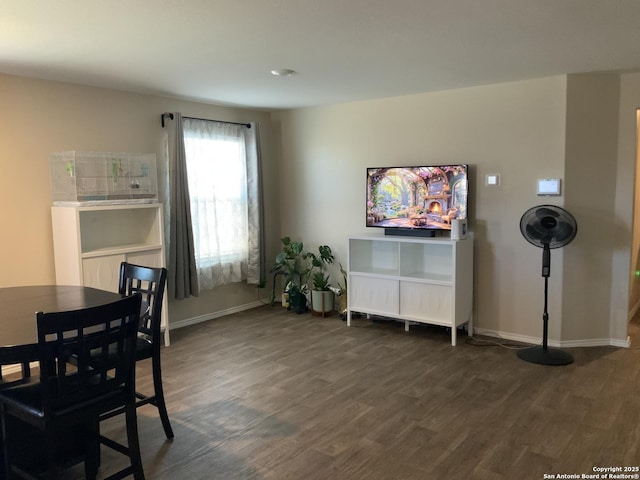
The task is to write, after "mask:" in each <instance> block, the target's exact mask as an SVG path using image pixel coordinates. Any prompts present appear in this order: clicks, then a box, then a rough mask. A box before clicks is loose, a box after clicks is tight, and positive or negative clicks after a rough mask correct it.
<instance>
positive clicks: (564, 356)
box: [517, 243, 573, 365]
mask: <svg viewBox="0 0 640 480" xmlns="http://www.w3.org/2000/svg"><path fill="white" fill-rule="evenodd" d="M550 275H551V250H550V248H549V244H548V243H545V244H544V249H543V250H542V276H543V277H544V311H543V314H542V346H541V347H530V348H524V349H522V350H518V352H517V355H518V357H519V358H520V359H522V360H524V361H526V362H531V363H538V364H540V365H568V364H569V363H572V362H573V357H572V356H571V354H570V353H567V352H565V351H562V350H558V349H557V348H551V349H550V348H549V347H548V341H547V338H548V336H549V312H548V311H547V303H548V298H549V276H550Z"/></svg>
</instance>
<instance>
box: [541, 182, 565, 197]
mask: <svg viewBox="0 0 640 480" xmlns="http://www.w3.org/2000/svg"><path fill="white" fill-rule="evenodd" d="M538 195H560V179H559V178H539V179H538Z"/></svg>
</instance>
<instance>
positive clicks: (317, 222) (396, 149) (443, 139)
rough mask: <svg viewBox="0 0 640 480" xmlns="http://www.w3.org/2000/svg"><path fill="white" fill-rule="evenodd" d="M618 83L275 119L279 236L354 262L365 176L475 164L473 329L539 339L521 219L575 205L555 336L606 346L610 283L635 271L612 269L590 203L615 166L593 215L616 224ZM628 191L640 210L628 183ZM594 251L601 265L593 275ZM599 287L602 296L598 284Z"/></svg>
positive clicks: (431, 96) (538, 290) (501, 88)
mask: <svg viewBox="0 0 640 480" xmlns="http://www.w3.org/2000/svg"><path fill="white" fill-rule="evenodd" d="M617 88H618V80H617V77H615V76H614V77H609V76H604V77H599V76H595V77H594V78H592V76H588V75H587V76H576V77H571V78H569V77H566V76H558V77H551V78H545V79H538V80H531V81H523V82H513V83H505V84H499V85H490V86H483V87H476V88H467V89H460V90H452V91H446V92H438V93H428V94H422V95H413V96H407V97H398V98H391V99H382V100H375V101H368V102H358V103H350V104H343V105H334V106H329V107H322V108H310V109H301V110H294V111H288V112H281V113H279V114H276V115H274V119H275V120H276V121H278V122H279V123H280V128H281V130H282V146H281V148H282V155H281V159H280V160H281V162H282V164H281V167H280V168H281V175H282V180H283V184H282V185H283V190H282V194H281V212H282V222H281V223H282V234H283V235H291V236H292V237H294V238H296V239H301V240H303V241H304V242H305V243H307V244H309V246H310V247H314V246H315V245H317V244H323V243H326V244H329V245H330V246H332V247H333V248H334V250H335V251H336V253H337V256H338V259H339V260H340V261H341V262H343V263H346V258H347V251H346V249H347V238H348V236H349V235H351V234H361V233H372V232H370V231H367V229H366V228H365V227H364V211H365V210H364V188H365V180H364V177H365V168H366V167H368V166H389V165H397V166H400V165H418V164H438V163H440V164H441V163H450V162H454V163H469V164H470V165H471V166H472V168H471V179H470V180H471V182H470V202H471V206H470V230H471V231H472V232H473V233H474V236H475V242H476V245H475V256H476V257H475V292H474V295H475V322H476V323H475V325H476V326H477V327H478V328H479V329H480V330H481V331H488V332H492V333H498V334H502V335H506V336H509V337H510V338H514V339H518V338H521V339H529V340H531V339H535V338H540V336H541V323H542V322H541V317H542V302H543V295H542V293H543V279H542V277H541V275H540V270H541V258H542V251H541V250H540V249H537V248H536V247H534V246H532V245H530V244H529V243H527V242H526V240H524V239H523V237H522V236H521V234H520V231H519V221H520V217H521V215H522V214H523V213H524V211H525V210H526V209H528V208H530V207H532V206H534V205H539V204H542V203H553V204H557V205H561V206H564V204H565V203H567V208H569V209H570V210H572V209H575V213H574V214H575V215H576V217H577V219H578V222H579V224H580V231H579V235H580V240H579V241H578V240H576V243H575V245H571V247H567V249H562V250H554V251H553V252H552V277H551V279H550V287H549V314H550V318H551V324H550V339H551V341H552V342H556V343H559V342H562V343H564V344H570V343H571V342H578V343H580V342H587V343H588V342H589V341H594V340H595V341H596V342H607V341H608V334H609V327H610V321H611V316H612V315H611V313H610V304H611V298H612V296H613V293H612V291H611V290H610V289H609V288H608V286H609V285H611V284H612V283H613V282H612V280H611V279H612V275H616V276H618V277H620V276H622V277H623V278H624V279H625V280H626V278H627V271H620V270H618V271H614V270H613V269H612V259H613V252H612V249H613V246H612V244H613V241H612V240H611V241H604V242H602V241H601V240H602V239H601V235H602V229H601V224H600V220H603V217H605V212H604V211H603V212H602V213H601V214H599V215H598V216H597V217H592V216H591V206H592V204H593V202H592V200H591V199H590V197H589V195H588V194H589V192H590V190H589V189H592V188H596V187H597V186H598V178H599V175H600V174H599V169H600V168H603V167H602V166H603V165H606V166H604V168H605V169H607V170H609V173H608V174H607V179H608V180H609V181H610V185H607V186H606V188H605V189H604V192H603V196H604V202H603V203H602V205H601V207H598V208H602V209H603V210H608V211H609V212H610V213H611V214H612V215H613V216H615V212H614V211H613V210H614V205H617V202H616V196H617V190H616V187H615V179H616V168H617V167H616V152H617V145H616V141H617V138H616V132H617V125H616V123H617V111H618V90H617ZM601 89H603V93H602V95H603V97H602V98H598V100H597V102H595V103H596V104H595V105H591V107H589V108H587V109H586V110H585V112H583V113H589V114H590V115H592V116H591V117H590V119H585V120H580V115H581V110H580V108H579V106H580V105H581V103H583V102H589V101H591V100H592V97H591V95H594V94H597V95H600V93H599V91H600V90H601ZM591 103H593V102H591ZM600 115H601V116H602V118H601V117H600ZM575 117H577V118H578V119H579V121H578V122H577V123H575ZM568 122H570V123H571V124H570V125H569V127H567V123H568ZM601 128H603V129H604V132H600V129H601ZM633 131H634V132H635V126H634V130H633ZM594 133H597V134H598V135H597V136H596V137H595V138H589V137H582V140H585V141H586V145H588V146H589V148H588V149H587V152H586V154H585V152H584V151H583V149H582V147H581V136H582V135H593V134H594ZM603 138H604V145H599V144H600V143H602V142H603V141H602V139H603ZM591 147H597V148H596V150H595V151H590V149H591ZM567 151H568V154H569V158H568V159H567V158H566V156H567ZM488 173H499V174H500V175H501V177H502V184H501V186H500V187H487V186H485V184H484V182H485V175H486V174H488ZM550 177H551V178H553V177H557V178H561V179H562V180H563V188H564V191H565V193H564V195H563V196H561V197H538V196H537V195H536V179H538V178H550ZM329 192H331V193H329ZM626 193H627V195H626V202H627V203H630V202H632V197H631V196H629V189H628V188H627V189H626ZM584 200H586V201H587V202H586V203H584V204H583V201H584ZM621 201H622V202H623V203H624V201H625V200H624V199H622V200H621ZM623 213H625V212H623ZM623 221H627V222H628V219H623ZM620 233H621V234H622V235H623V239H624V238H629V234H628V232H627V233H626V237H624V235H625V232H624V231H622V232H620ZM623 243H624V241H623ZM622 248H624V247H622ZM627 251H628V247H627ZM565 255H566V256H568V258H567V259H566V261H565V258H564V257H565ZM591 255H596V256H597V257H596V258H597V260H596V265H590V266H588V267H587V268H586V269H585V264H586V263H587V264H588V262H591ZM627 268H628V263H627ZM623 270H624V269H623ZM568 272H569V273H568ZM585 272H586V273H588V274H589V275H588V276H583V274H584V273H585ZM594 278H598V279H599V280H598V281H603V287H602V288H595V283H594V282H595V280H594ZM625 293H626V291H625ZM585 295H588V296H589V298H588V300H587V301H586V303H582V302H584V301H585ZM563 305H564V306H563ZM592 307H594V308H593V309H592ZM595 307H597V308H595ZM572 309H573V310H572ZM565 314H566V315H565ZM585 317H586V318H585ZM585 325H586V327H585ZM625 338H626V331H625V332H624V333H622V332H620V331H617V332H616V336H615V339H616V340H621V341H623V340H624V339H625Z"/></svg>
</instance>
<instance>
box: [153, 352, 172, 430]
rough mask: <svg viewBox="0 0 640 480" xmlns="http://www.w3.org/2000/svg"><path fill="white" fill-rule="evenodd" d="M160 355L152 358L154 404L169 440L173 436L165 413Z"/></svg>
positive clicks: (167, 415)
mask: <svg viewBox="0 0 640 480" xmlns="http://www.w3.org/2000/svg"><path fill="white" fill-rule="evenodd" d="M159 357H160V355H156V356H154V357H153V359H152V369H153V389H154V394H155V397H156V398H155V405H156V407H158V412H159V413H160V420H161V421H162V427H163V428H164V434H165V435H166V436H167V438H168V439H169V440H171V439H172V438H173V429H172V428H171V423H170V422H169V414H168V413H167V405H166V404H165V402H164V390H163V388H162V369H161V367H160V358H159Z"/></svg>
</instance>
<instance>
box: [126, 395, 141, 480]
mask: <svg viewBox="0 0 640 480" xmlns="http://www.w3.org/2000/svg"><path fill="white" fill-rule="evenodd" d="M125 418H126V424H127V444H128V447H129V456H130V458H131V468H132V469H133V478H134V479H135V480H144V471H143V469H142V456H141V454H140V442H139V440H138V419H137V415H136V405H135V403H134V402H132V403H131V405H128V406H127V407H126V410H125Z"/></svg>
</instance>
